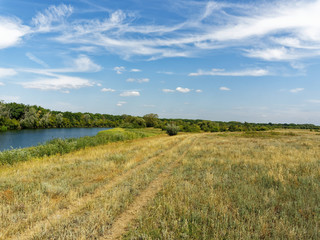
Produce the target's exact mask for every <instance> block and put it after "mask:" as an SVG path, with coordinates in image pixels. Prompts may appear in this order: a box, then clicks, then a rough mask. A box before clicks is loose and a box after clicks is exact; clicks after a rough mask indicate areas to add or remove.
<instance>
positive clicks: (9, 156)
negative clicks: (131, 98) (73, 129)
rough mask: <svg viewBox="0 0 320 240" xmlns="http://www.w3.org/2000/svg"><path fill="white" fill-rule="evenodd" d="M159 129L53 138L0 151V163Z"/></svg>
mask: <svg viewBox="0 0 320 240" xmlns="http://www.w3.org/2000/svg"><path fill="white" fill-rule="evenodd" d="M161 133H162V131H161V130H160V129H152V128H139V129H123V128H113V129H110V130H104V131H101V132H99V133H98V134H97V135H96V136H92V137H89V136H88V137H81V138H68V139H60V138H57V139H53V140H51V141H48V142H46V143H45V144H41V145H38V146H35V147H29V148H23V149H13V150H7V151H3V152H0V165H4V164H14V163H17V162H21V161H27V160H29V159H31V158H35V157H43V156H51V155H55V154H65V153H69V152H73V151H76V150H79V149H83V148H86V147H92V146H98V145H102V144H106V143H110V142H117V141H125V140H132V139H137V138H143V137H151V136H155V135H158V134H161Z"/></svg>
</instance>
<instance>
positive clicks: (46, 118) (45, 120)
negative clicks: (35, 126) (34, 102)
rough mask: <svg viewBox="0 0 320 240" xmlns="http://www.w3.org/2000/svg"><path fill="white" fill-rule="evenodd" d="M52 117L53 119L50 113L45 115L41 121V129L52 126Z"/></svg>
mask: <svg viewBox="0 0 320 240" xmlns="http://www.w3.org/2000/svg"><path fill="white" fill-rule="evenodd" d="M50 117H51V113H50V112H47V113H45V114H44V115H43V116H42V118H41V119H40V122H39V123H40V126H41V127H44V128H47V127H49V126H50Z"/></svg>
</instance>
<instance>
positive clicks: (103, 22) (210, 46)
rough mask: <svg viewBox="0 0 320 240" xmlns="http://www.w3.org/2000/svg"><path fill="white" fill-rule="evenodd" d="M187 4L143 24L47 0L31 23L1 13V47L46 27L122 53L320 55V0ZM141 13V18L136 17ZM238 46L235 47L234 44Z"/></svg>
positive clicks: (133, 17)
mask: <svg viewBox="0 0 320 240" xmlns="http://www.w3.org/2000/svg"><path fill="white" fill-rule="evenodd" d="M175 6H176V7H177V9H178V11H179V9H180V10H188V11H191V9H192V11H191V12H192V14H187V15H186V16H187V17H184V19H183V20H181V21H180V22H177V21H176V22H175V24H167V25H163V24H156V23H152V24H148V23H146V22H148V21H137V20H145V19H144V16H141V15H137V14H136V13H135V12H130V11H123V10H121V9H120V10H116V11H114V12H112V11H111V10H108V13H109V16H107V17H106V18H95V19H86V18H81V19H79V18H78V19H74V18H68V17H69V16H70V15H71V14H73V12H74V9H73V7H72V6H71V5H66V4H60V5H52V6H50V7H48V8H47V9H45V10H43V11H42V12H38V13H37V15H36V16H35V17H34V18H33V19H32V24H31V25H30V26H27V25H23V24H22V23H21V20H19V19H18V18H4V17H1V18H0V23H1V24H0V32H5V33H6V34H4V35H2V36H5V37H4V38H3V37H2V38H1V39H0V48H5V47H9V46H14V45H16V44H17V43H18V42H19V41H20V40H21V39H22V37H23V36H25V35H26V34H28V33H30V32H32V33H34V34H41V33H46V32H50V33H52V34H53V36H50V39H53V40H56V41H58V42H60V43H62V44H70V43H74V44H77V45H78V49H81V48H83V49H84V48H86V49H95V48H96V47H98V48H103V49H105V50H106V51H107V52H111V53H114V54H117V55H120V56H122V57H123V58H131V57H139V56H142V57H146V58H147V59H149V60H156V59H159V58H169V57H193V56H196V55H198V54H203V53H205V52H207V51H208V50H212V51H214V50H215V49H221V48H229V47H238V49H239V50H238V51H239V52H240V53H243V55H244V56H247V57H253V58H260V59H263V60H266V61H292V60H297V59H301V58H306V57H314V56H320V30H319V26H318V23H319V22H320V15H319V11H320V0H314V1H308V0H297V1H294V2H293V3H292V2H290V3H288V2H286V1H269V2H259V3H255V4H251V3H242V4H239V3H238V4H234V3H220V2H215V1H212V2H197V3H196V2H194V1H187V2H184V4H178V3H176V4H175ZM141 18H142V19H141ZM239 47H240V48H239Z"/></svg>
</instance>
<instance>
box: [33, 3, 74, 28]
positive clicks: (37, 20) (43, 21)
mask: <svg viewBox="0 0 320 240" xmlns="http://www.w3.org/2000/svg"><path fill="white" fill-rule="evenodd" d="M72 13H73V7H72V6H71V5H65V4H60V5H58V6H55V5H51V6H50V7H48V8H47V9H46V10H44V11H43V12H38V14H37V15H36V16H35V17H34V18H32V24H33V25H34V26H35V29H34V31H36V32H50V31H58V30H60V29H61V26H63V24H61V23H63V22H64V20H65V18H67V17H69V16H70V15H71V14H72ZM54 24H55V25H54Z"/></svg>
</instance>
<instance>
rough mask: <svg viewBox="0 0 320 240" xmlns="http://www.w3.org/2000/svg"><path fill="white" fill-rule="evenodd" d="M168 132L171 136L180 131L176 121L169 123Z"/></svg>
mask: <svg viewBox="0 0 320 240" xmlns="http://www.w3.org/2000/svg"><path fill="white" fill-rule="evenodd" d="M166 131H167V134H168V135H169V136H174V135H177V134H178V132H179V127H178V126H177V125H175V124H174V123H169V124H168V125H167V127H166Z"/></svg>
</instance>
